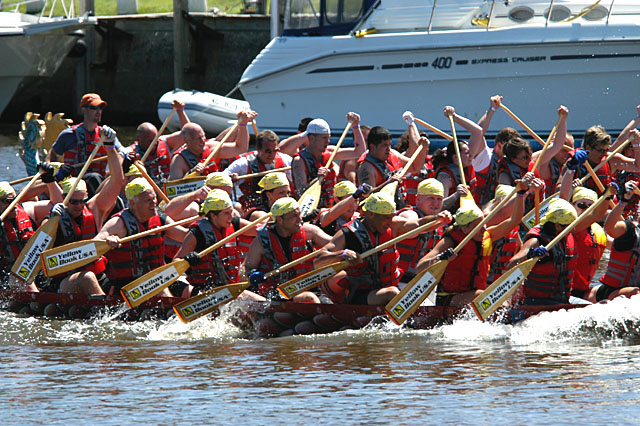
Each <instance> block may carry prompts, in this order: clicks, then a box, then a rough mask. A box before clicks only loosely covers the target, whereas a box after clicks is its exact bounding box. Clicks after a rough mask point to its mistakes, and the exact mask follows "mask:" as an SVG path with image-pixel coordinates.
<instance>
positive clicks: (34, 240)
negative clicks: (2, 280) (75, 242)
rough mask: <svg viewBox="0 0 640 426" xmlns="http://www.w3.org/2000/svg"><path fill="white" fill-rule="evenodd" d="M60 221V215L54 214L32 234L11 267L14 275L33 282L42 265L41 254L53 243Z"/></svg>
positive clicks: (27, 281)
mask: <svg viewBox="0 0 640 426" xmlns="http://www.w3.org/2000/svg"><path fill="white" fill-rule="evenodd" d="M59 221H60V216H53V217H52V218H51V219H49V220H48V221H47V222H46V223H45V224H44V225H42V226H41V227H40V228H38V230H37V231H36V232H35V233H34V234H33V235H32V236H31V238H30V239H29V241H27V244H26V245H25V246H24V248H23V249H22V251H21V252H20V255H19V256H18V259H16V262H15V263H14V264H13V268H11V273H12V274H13V275H15V276H16V277H18V278H19V279H21V280H24V281H25V282H26V283H28V284H31V283H32V282H33V280H34V279H35V277H36V275H37V274H38V272H40V268H41V267H42V263H41V262H40V254H42V252H43V251H45V250H48V249H49V248H51V246H52V245H53V242H54V241H55V239H56V233H57V232H58V222H59Z"/></svg>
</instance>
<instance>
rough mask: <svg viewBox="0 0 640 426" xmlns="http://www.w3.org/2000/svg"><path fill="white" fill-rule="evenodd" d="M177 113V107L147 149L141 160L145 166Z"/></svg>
mask: <svg viewBox="0 0 640 426" xmlns="http://www.w3.org/2000/svg"><path fill="white" fill-rule="evenodd" d="M175 112H176V107H175V106H174V107H173V108H172V109H171V113H170V114H169V115H168V116H167V118H165V119H164V123H162V127H160V130H158V133H157V134H156V137H155V138H153V140H152V141H151V143H150V144H149V146H148V147H147V150H146V151H145V152H144V155H143V156H142V158H141V159H140V161H142V164H144V162H145V161H147V158H149V155H150V154H151V152H152V151H153V148H154V147H155V146H156V143H158V139H159V138H160V136H162V134H163V133H164V131H165V129H166V128H167V125H168V124H169V121H171V117H173V114H175Z"/></svg>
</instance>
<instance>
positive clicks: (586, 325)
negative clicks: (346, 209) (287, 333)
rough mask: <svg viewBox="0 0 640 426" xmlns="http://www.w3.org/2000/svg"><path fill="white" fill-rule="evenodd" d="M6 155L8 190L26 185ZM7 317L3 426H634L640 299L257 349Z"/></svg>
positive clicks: (0, 154)
mask: <svg viewBox="0 0 640 426" xmlns="http://www.w3.org/2000/svg"><path fill="white" fill-rule="evenodd" d="M15 152H16V147H15V146H13V145H9V146H0V180H4V179H15V178H18V177H22V176H23V174H24V169H23V167H22V166H21V164H20V163H19V159H18V158H17V157H16V156H15ZM232 308H233V305H232V304H231V305H229V306H227V307H225V308H224V311H223V314H222V315H221V316H220V317H219V318H217V319H215V320H210V319H208V318H201V319H199V320H197V321H194V322H192V323H190V324H187V325H185V324H182V323H180V322H179V321H178V320H177V319H175V318H172V319H169V320H166V321H162V322H155V321H153V322H152V321H147V322H141V323H125V322H119V321H111V320H109V318H99V319H94V320H91V321H58V320H48V319H36V318H23V317H20V316H18V315H16V314H13V313H8V312H4V311H0V347H1V350H0V371H1V372H2V374H0V406H1V407H2V408H3V412H4V413H5V416H4V418H3V419H2V423H3V424H11V425H12V424H20V425H24V424H28V425H57V424H64V425H85V424H101V425H102V424H104V425H123V424H150V425H177V424H252V425H253V424H257V425H263V424H264V425H273V424H295V425H298V424H301V425H307V424H390V423H391V424H394V425H408V424H417V423H425V424H479V425H493V424H498V423H502V424H580V423H585V424H603V425H604V424H607V425H609V424H638V420H637V417H638V415H639V414H640V409H639V408H637V407H638V404H639V403H640V372H639V370H638V368H637V367H636V365H637V364H638V362H640V345H639V344H640V297H634V298H632V299H620V300H615V301H613V302H610V303H608V304H605V305H594V306H590V307H587V308H584V309H578V310H571V311H566V312H555V313H546V314H542V315H539V316H537V317H534V318H530V319H529V320H527V321H524V322H523V323H520V324H517V325H514V326H507V325H498V324H489V323H481V322H479V321H478V320H477V319H475V318H473V317H472V316H469V317H465V318H462V319H458V320H456V321H455V322H454V323H453V324H451V325H446V326H442V327H438V328H435V329H433V330H426V331H415V330H406V329H402V328H398V327H395V326H391V325H388V324H387V325H379V326H377V327H374V326H371V327H369V328H367V329H364V330H359V331H346V332H340V333H335V334H331V335H318V336H306V337H302V336H292V337H285V338H277V339H267V340H246V339H244V338H242V337H241V336H242V335H243V334H242V333H241V331H240V330H238V329H237V328H235V327H234V326H233V325H231V323H230V322H229V321H228V317H229V311H231V309H232Z"/></svg>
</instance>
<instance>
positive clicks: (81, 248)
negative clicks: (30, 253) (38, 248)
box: [40, 240, 110, 277]
mask: <svg viewBox="0 0 640 426" xmlns="http://www.w3.org/2000/svg"><path fill="white" fill-rule="evenodd" d="M109 249H110V247H109V244H107V242H106V241H97V240H84V241H76V242H74V243H70V244H65V245H63V246H60V247H55V248H52V249H51V250H46V251H44V252H43V253H42V254H41V255H40V258H41V259H42V266H43V269H44V274H45V275H46V276H48V277H52V276H54V275H58V274H62V273H65V272H69V271H73V270H74V269H77V268H79V267H81V266H84V265H86V264H88V263H91V262H93V261H94V260H98V259H100V257H101V256H102V255H103V254H105V253H106V252H108V251H109Z"/></svg>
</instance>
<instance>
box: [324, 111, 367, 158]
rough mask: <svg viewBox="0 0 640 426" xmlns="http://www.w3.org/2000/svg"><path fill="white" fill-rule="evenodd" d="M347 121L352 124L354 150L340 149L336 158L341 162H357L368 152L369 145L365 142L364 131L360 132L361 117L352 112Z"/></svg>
mask: <svg viewBox="0 0 640 426" xmlns="http://www.w3.org/2000/svg"><path fill="white" fill-rule="evenodd" d="M347 121H350V122H351V123H352V127H351V131H352V132H353V148H339V149H338V152H337V153H336V157H335V159H336V160H339V161H346V160H357V159H358V158H360V156H361V155H362V154H364V152H365V151H366V145H367V144H366V143H365V141H364V136H363V135H362V130H360V116H359V115H358V114H356V113H355V112H350V113H348V114H347ZM330 148H331V147H330Z"/></svg>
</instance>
